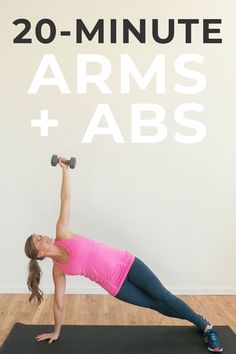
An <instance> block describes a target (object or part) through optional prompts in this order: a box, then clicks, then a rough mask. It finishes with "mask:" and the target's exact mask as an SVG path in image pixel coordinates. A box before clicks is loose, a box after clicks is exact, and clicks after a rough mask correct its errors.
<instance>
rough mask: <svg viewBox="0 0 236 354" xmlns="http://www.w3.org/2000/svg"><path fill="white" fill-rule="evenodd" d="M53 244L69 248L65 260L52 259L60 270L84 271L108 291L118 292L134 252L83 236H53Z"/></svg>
mask: <svg viewBox="0 0 236 354" xmlns="http://www.w3.org/2000/svg"><path fill="white" fill-rule="evenodd" d="M55 245H56V246H59V247H63V248H64V249H66V250H67V251H68V252H69V259H68V262H67V263H65V264H61V263H58V262H56V261H53V263H54V264H55V266H56V267H57V268H58V269H60V271H61V272H63V273H65V274H68V275H83V276H85V277H87V278H89V279H91V280H93V281H95V282H96V283H98V284H99V285H101V286H102V287H103V288H104V289H105V290H106V291H107V292H108V293H109V294H111V295H113V296H115V295H117V293H118V292H119V290H120V288H121V286H122V284H123V282H124V280H125V278H126V276H127V274H128V272H129V270H130V268H131V266H132V264H133V262H134V259H135V256H134V255H132V254H131V253H129V252H127V251H122V250H119V249H116V248H113V247H109V246H107V245H105V244H103V243H100V242H97V241H94V240H92V239H89V238H87V237H85V236H80V235H78V236H76V237H73V238H69V239H64V240H55Z"/></svg>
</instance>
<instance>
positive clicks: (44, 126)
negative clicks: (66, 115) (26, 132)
mask: <svg viewBox="0 0 236 354" xmlns="http://www.w3.org/2000/svg"><path fill="white" fill-rule="evenodd" d="M40 112H41V117H40V119H31V127H38V128H39V127H40V128H41V136H48V128H49V127H58V120H56V119H48V111H46V110H41V111H40Z"/></svg>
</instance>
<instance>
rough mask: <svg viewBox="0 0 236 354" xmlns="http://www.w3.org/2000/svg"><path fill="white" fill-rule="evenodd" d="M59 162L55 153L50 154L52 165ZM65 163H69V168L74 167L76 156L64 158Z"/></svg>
mask: <svg viewBox="0 0 236 354" xmlns="http://www.w3.org/2000/svg"><path fill="white" fill-rule="evenodd" d="M58 162H59V158H58V156H57V155H52V158H51V165H52V166H56V165H57V164H58ZM63 163H65V164H66V165H69V166H70V168H75V165H76V158H75V157H71V158H70V160H66V161H65V162H63Z"/></svg>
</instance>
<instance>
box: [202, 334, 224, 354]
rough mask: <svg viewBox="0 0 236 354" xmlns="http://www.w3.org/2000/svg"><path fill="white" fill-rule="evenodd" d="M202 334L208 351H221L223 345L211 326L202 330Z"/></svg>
mask: <svg viewBox="0 0 236 354" xmlns="http://www.w3.org/2000/svg"><path fill="white" fill-rule="evenodd" d="M203 335H204V337H205V342H206V343H207V344H208V350H210V352H214V353H221V352H223V347H222V345H221V343H220V340H219V338H218V334H217V332H216V331H215V330H214V329H213V328H211V329H209V330H208V331H206V332H204V333H203Z"/></svg>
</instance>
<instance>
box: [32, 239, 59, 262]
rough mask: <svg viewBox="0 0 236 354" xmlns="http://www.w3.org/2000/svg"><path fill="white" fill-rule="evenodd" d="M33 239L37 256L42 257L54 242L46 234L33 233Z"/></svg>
mask: <svg viewBox="0 0 236 354" xmlns="http://www.w3.org/2000/svg"><path fill="white" fill-rule="evenodd" d="M33 241H34V244H35V247H36V249H37V251H38V257H44V256H45V255H46V253H47V251H49V250H50V249H51V247H52V245H53V243H54V240H53V239H52V238H50V237H48V236H41V235H34V236H33Z"/></svg>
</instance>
